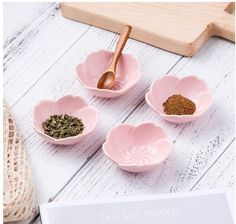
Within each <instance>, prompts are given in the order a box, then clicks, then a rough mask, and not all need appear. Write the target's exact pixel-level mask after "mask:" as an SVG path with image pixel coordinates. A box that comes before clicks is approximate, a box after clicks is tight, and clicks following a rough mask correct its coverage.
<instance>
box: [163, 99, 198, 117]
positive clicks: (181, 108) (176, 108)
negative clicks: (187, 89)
mask: <svg viewBox="0 0 236 224" xmlns="http://www.w3.org/2000/svg"><path fill="white" fill-rule="evenodd" d="M163 106H164V112H165V113H166V114H168V115H171V114H175V115H184V114H193V113H194V112H195V110H196V105H195V103H194V102H193V101H191V100H190V99H188V98H186V97H184V96H181V95H173V96H171V97H169V98H168V99H167V100H166V102H164V103H163Z"/></svg>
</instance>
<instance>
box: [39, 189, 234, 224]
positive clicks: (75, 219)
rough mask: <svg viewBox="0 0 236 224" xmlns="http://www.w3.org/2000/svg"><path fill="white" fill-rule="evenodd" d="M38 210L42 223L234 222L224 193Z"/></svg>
mask: <svg viewBox="0 0 236 224" xmlns="http://www.w3.org/2000/svg"><path fill="white" fill-rule="evenodd" d="M40 213H41V220H42V223H43V224H78V223H86V224H157V223H160V224H190V223H191V224H233V220H232V216H231V213H230V208H229V205H228V201H227V198H226V194H225V193H224V192H213V193H212V192H211V193H209V192H208V193H195V192H192V193H183V194H182V193H181V194H180V193H177V194H165V195H154V196H145V197H139V198H126V199H118V200H115V199H113V201H98V200H93V201H89V202H81V201H77V202H69V203H68V202H67V203H65V202H55V203H49V204H43V205H41V206H40Z"/></svg>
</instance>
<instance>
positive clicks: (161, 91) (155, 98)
mask: <svg viewBox="0 0 236 224" xmlns="http://www.w3.org/2000/svg"><path fill="white" fill-rule="evenodd" d="M174 94H180V95H182V96H184V97H187V98H189V99H190V100H192V101H193V102H194V103H195V104H196V111H195V113H194V114H192V115H167V114H166V113H165V112H164V110H163V109H164V108H163V103H164V102H165V101H166V100H167V99H168V98H169V97H170V96H172V95H174ZM145 99H146V102H147V103H148V105H149V106H150V107H151V108H153V109H154V110H155V111H156V112H157V113H158V114H159V115H160V116H161V117H162V118H163V119H165V120H167V121H170V122H173V123H186V122H190V121H193V120H195V119H197V118H198V117H200V116H201V115H202V114H203V113H204V112H206V111H207V109H208V108H209V107H210V105H211V104H212V101H213V96H212V93H211V92H210V89H209V87H208V85H207V84H206V82H205V81H204V80H202V79H199V78H198V77H196V76H187V77H184V78H178V77H175V76H170V75H166V76H164V77H162V78H161V79H159V80H155V81H154V82H153V83H152V85H151V88H150V90H149V92H148V93H146V96H145Z"/></svg>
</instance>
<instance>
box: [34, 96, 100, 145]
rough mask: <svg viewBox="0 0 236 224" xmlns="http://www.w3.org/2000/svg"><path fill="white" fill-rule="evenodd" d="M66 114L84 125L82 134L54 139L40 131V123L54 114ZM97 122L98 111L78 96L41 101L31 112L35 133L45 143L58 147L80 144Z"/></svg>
mask: <svg viewBox="0 0 236 224" xmlns="http://www.w3.org/2000/svg"><path fill="white" fill-rule="evenodd" d="M65 113H66V114H68V115H71V116H76V117H79V118H80V119H81V120H82V122H83V123H84V126H85V129H84V131H83V133H82V134H80V135H77V136H73V137H68V138H61V139H55V138H52V137H50V136H48V135H46V134H44V131H43V129H42V123H43V122H44V121H45V120H46V119H47V118H49V117H50V116H51V115H55V114H58V115H60V114H65ZM97 121H98V111H97V110H96V109H94V108H92V107H89V106H88V105H87V103H86V102H85V101H84V100H83V99H82V98H81V97H79V96H70V95H68V96H64V97H62V98H61V99H59V100H57V101H56V102H54V101H50V100H43V101H41V102H39V104H38V105H36V107H35V108H34V112H33V127H34V129H35V131H36V132H37V133H38V134H39V135H41V136H42V137H43V138H44V139H45V140H46V141H49V142H51V143H54V144H59V145H72V144H76V143H78V142H80V141H81V140H82V139H84V137H85V136H86V135H88V134H89V133H91V132H92V131H93V130H94V128H95V126H96V124H97Z"/></svg>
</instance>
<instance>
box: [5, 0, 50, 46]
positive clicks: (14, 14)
mask: <svg viewBox="0 0 236 224" xmlns="http://www.w3.org/2000/svg"><path fill="white" fill-rule="evenodd" d="M52 4H55V3H52V2H19V3H17V2H4V4H3V43H4V44H3V45H4V47H6V46H7V45H8V44H9V43H11V42H12V41H13V40H14V39H15V38H16V37H17V36H18V35H19V34H20V33H22V32H23V31H24V30H25V29H26V28H27V27H28V26H29V25H30V24H31V23H32V22H33V21H34V20H35V19H37V18H38V17H39V16H40V15H42V14H43V13H44V12H45V10H47V9H48V8H49V7H51V5H52Z"/></svg>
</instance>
